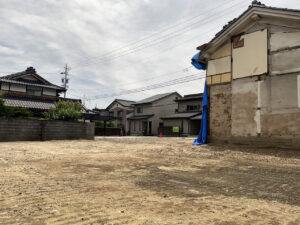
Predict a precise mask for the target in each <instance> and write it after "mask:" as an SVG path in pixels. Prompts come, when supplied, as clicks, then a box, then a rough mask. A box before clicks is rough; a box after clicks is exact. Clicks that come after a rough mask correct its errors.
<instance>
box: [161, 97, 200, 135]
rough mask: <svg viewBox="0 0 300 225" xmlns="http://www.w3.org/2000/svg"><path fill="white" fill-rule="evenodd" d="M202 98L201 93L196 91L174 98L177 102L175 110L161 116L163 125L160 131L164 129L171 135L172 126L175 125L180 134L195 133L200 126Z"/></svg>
mask: <svg viewBox="0 0 300 225" xmlns="http://www.w3.org/2000/svg"><path fill="white" fill-rule="evenodd" d="M202 98H203V94H202V93H198V94H192V95H185V96H184V97H183V98H178V99H175V100H174V101H175V102H177V104H178V107H177V111H176V112H175V113H172V114H170V115H167V116H164V117H161V119H162V121H163V127H164V129H163V130H162V133H164V132H163V131H165V132H166V134H167V135H171V133H172V132H171V133H170V131H172V127H175V126H177V127H179V132H180V134H181V135H197V134H198V133H199V131H200V126H201V111H202V108H201V103H202ZM167 128H169V130H168V131H166V129H167Z"/></svg>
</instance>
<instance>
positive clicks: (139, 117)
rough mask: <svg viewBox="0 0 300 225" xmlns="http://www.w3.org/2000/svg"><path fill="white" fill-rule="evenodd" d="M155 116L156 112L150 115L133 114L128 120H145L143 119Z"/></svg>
mask: <svg viewBox="0 0 300 225" xmlns="http://www.w3.org/2000/svg"><path fill="white" fill-rule="evenodd" d="M152 116H154V114H150V115H140V116H132V117H129V118H128V120H143V119H149V118H150V117H152Z"/></svg>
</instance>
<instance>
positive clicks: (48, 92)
mask: <svg viewBox="0 0 300 225" xmlns="http://www.w3.org/2000/svg"><path fill="white" fill-rule="evenodd" d="M43 94H44V95H49V96H56V91H55V90H54V89H50V88H44V90H43Z"/></svg>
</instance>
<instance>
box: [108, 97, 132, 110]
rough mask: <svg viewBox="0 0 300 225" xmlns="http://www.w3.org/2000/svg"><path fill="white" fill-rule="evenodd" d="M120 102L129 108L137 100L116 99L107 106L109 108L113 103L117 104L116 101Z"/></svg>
mask: <svg viewBox="0 0 300 225" xmlns="http://www.w3.org/2000/svg"><path fill="white" fill-rule="evenodd" d="M116 102H117V103H118V104H120V105H122V106H123V107H127V108H128V109H130V108H131V107H132V106H131V105H132V103H135V101H130V100H124V99H117V98H116V99H115V100H114V101H113V102H112V103H110V104H109V105H108V106H107V107H106V110H109V109H110V108H111V107H112V106H113V104H115V103H116ZM124 102H128V103H129V105H125V104H124Z"/></svg>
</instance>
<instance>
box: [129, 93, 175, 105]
mask: <svg viewBox="0 0 300 225" xmlns="http://www.w3.org/2000/svg"><path fill="white" fill-rule="evenodd" d="M172 94H177V95H179V94H178V93H177V92H170V93H164V94H158V95H154V96H151V97H149V98H145V99H143V100H141V101H138V102H136V103H134V104H133V105H138V104H147V103H153V102H155V101H158V100H160V99H162V98H165V97H167V96H169V95H172ZM179 96H180V95H179Z"/></svg>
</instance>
